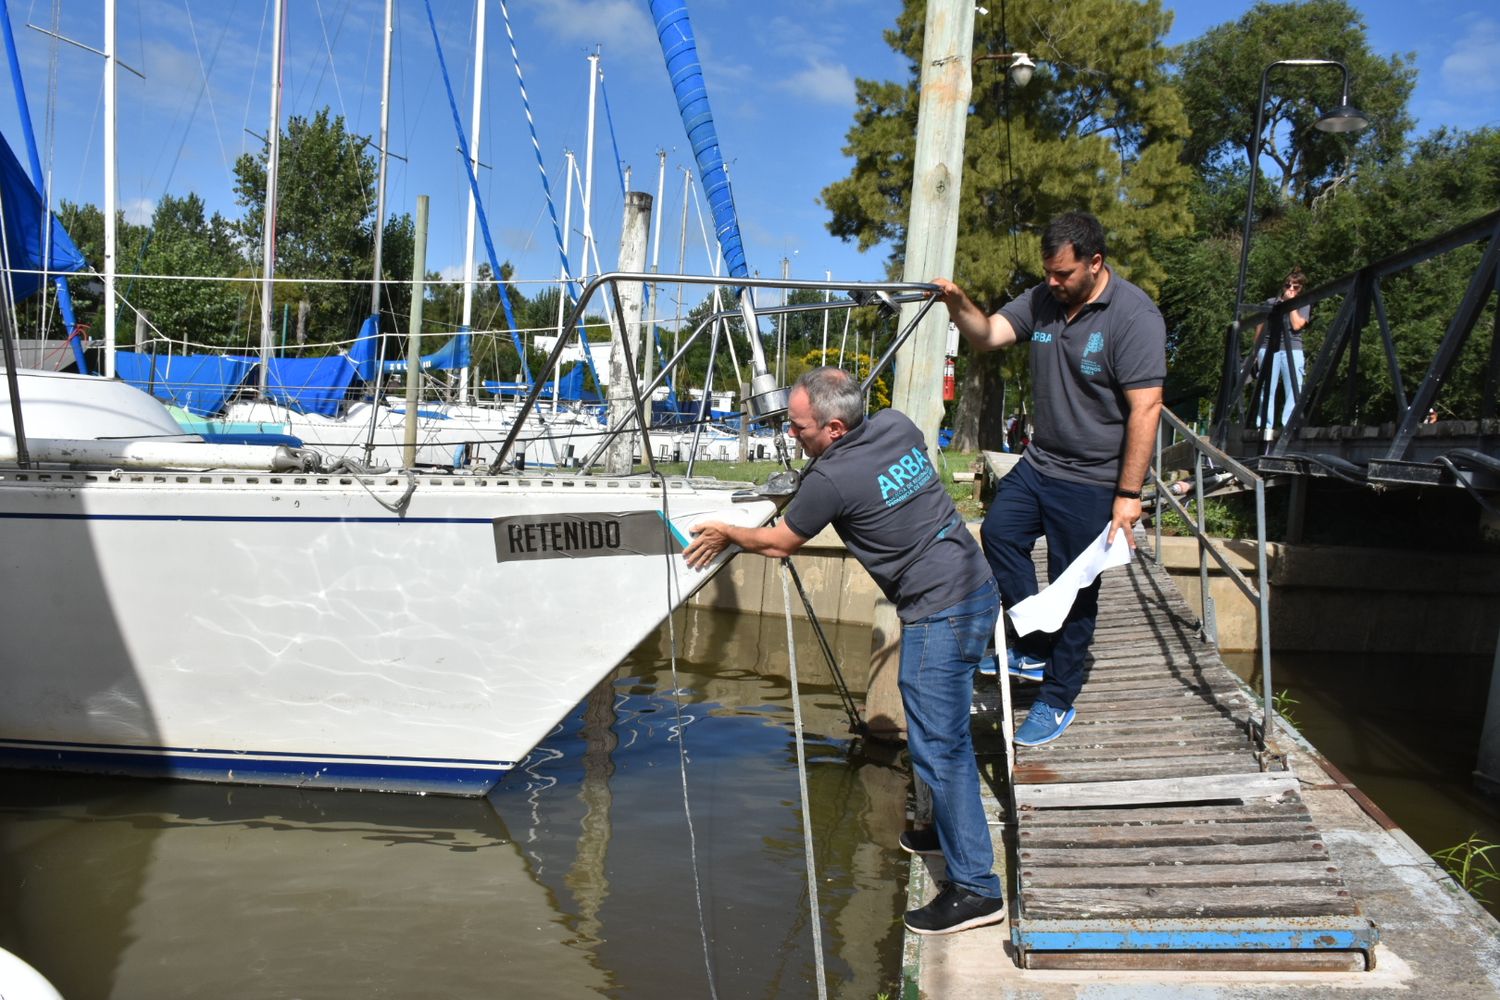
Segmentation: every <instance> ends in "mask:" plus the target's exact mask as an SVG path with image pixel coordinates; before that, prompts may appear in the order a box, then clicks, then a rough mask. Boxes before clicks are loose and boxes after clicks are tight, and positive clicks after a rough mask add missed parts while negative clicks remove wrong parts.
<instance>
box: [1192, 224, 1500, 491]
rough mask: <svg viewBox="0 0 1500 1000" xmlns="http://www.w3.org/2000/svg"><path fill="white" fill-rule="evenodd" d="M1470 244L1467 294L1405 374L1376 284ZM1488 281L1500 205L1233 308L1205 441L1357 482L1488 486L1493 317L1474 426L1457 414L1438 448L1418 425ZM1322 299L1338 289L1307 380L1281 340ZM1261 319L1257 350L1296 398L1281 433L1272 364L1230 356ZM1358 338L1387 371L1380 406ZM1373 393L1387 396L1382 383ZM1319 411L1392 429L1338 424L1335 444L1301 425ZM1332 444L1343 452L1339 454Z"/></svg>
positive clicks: (1495, 373)
mask: <svg viewBox="0 0 1500 1000" xmlns="http://www.w3.org/2000/svg"><path fill="white" fill-rule="evenodd" d="M1476 243H1479V244H1487V245H1486V246H1485V247H1484V249H1483V251H1482V252H1481V253H1480V254H1479V256H1478V263H1477V265H1476V266H1474V267H1473V270H1472V273H1471V274H1470V277H1469V280H1468V283H1467V286H1466V288H1465V291H1464V294H1463V295H1462V297H1460V298H1459V299H1458V300H1457V301H1456V302H1455V303H1454V311H1453V314H1452V316H1451V317H1450V318H1449V319H1448V320H1447V321H1446V322H1445V323H1444V326H1443V334H1442V337H1441V339H1440V340H1439V341H1438V342H1437V344H1436V346H1435V348H1434V349H1433V351H1432V353H1431V356H1430V358H1428V359H1427V362H1428V363H1427V367H1426V371H1425V372H1424V373H1423V375H1422V377H1421V379H1420V380H1414V379H1407V378H1404V377H1403V373H1402V370H1401V369H1402V363H1401V357H1400V356H1399V354H1398V351H1397V341H1396V337H1395V336H1394V335H1393V332H1392V328H1391V323H1390V320H1389V318H1388V315H1387V309H1386V300H1385V295H1384V293H1383V292H1382V287H1383V286H1388V285H1389V283H1390V279H1392V278H1395V277H1396V276H1398V275H1404V274H1408V273H1409V272H1412V271H1413V270H1414V269H1415V268H1417V267H1418V266H1419V265H1421V264H1423V263H1425V262H1427V261H1430V260H1432V259H1433V258H1436V257H1439V256H1442V255H1444V254H1448V253H1451V252H1453V251H1455V250H1458V249H1459V248H1461V247H1466V246H1470V245H1472V244H1476ZM1497 285H1500V212H1492V213H1490V214H1488V215H1485V216H1482V217H1480V218H1478V219H1475V220H1473V221H1471V222H1469V223H1467V224H1465V225H1462V226H1459V227H1457V228H1455V229H1452V230H1449V231H1448V232H1445V233H1442V234H1439V235H1437V236H1434V237H1431V238H1429V239H1426V240H1423V241H1421V242H1419V243H1417V244H1415V245H1413V246H1411V247H1409V248H1407V249H1406V250H1403V251H1401V252H1400V253H1397V254H1393V255H1391V256H1389V257H1385V258H1383V259H1381V260H1378V261H1375V262H1373V263H1370V264H1367V265H1365V266H1364V267H1361V268H1359V269H1358V270H1356V271H1352V272H1350V273H1348V274H1346V275H1343V276H1341V277H1339V278H1335V279H1334V280H1332V281H1329V282H1326V283H1324V284H1322V285H1320V286H1318V287H1317V288H1314V289H1310V290H1308V291H1307V292H1304V293H1303V294H1302V295H1299V296H1298V297H1297V298H1295V299H1287V300H1285V301H1282V302H1277V303H1275V304H1274V305H1271V306H1269V307H1268V306H1266V305H1263V304H1257V305H1255V306H1253V307H1251V308H1250V309H1248V310H1247V311H1246V313H1245V315H1243V316H1240V317H1237V318H1236V319H1235V322H1234V323H1232V324H1231V325H1230V327H1229V330H1228V332H1227V334H1226V337H1225V343H1226V350H1225V359H1224V369H1223V376H1222V380H1221V383H1220V390H1219V399H1218V405H1217V407H1216V411H1215V414H1214V426H1213V440H1214V444H1215V445H1217V446H1218V447H1220V448H1221V449H1224V450H1225V451H1228V452H1231V453H1234V454H1238V455H1242V456H1255V458H1254V461H1255V462H1256V463H1257V468H1258V469H1260V471H1262V472H1272V473H1274V472H1308V471H1316V472H1321V473H1327V474H1332V475H1340V476H1346V477H1348V478H1351V479H1355V480H1357V481H1362V482H1363V481H1369V482H1385V483H1418V484H1426V485H1438V484H1449V485H1460V486H1464V487H1465V488H1469V489H1471V490H1473V489H1475V488H1485V487H1489V488H1493V487H1494V486H1495V485H1496V484H1497V483H1500V460H1497V459H1496V457H1495V456H1494V455H1493V454H1488V455H1487V454H1485V453H1484V452H1485V449H1484V447H1483V441H1484V439H1485V438H1486V436H1487V435H1493V433H1494V429H1493V426H1492V424H1491V422H1492V421H1493V419H1494V418H1495V416H1496V408H1497V386H1500V321H1497V324H1496V330H1495V332H1494V335H1493V336H1492V338H1491V343H1490V345H1489V350H1488V352H1487V353H1488V359H1489V362H1488V365H1485V366H1483V369H1484V370H1483V372H1482V376H1481V377H1482V379H1483V385H1482V388H1481V390H1480V393H1479V412H1478V413H1477V414H1473V415H1472V416H1477V417H1478V421H1476V422H1474V423H1473V425H1472V433H1470V432H1469V431H1470V428H1468V425H1467V424H1465V423H1464V422H1463V421H1457V422H1454V423H1452V424H1450V425H1449V427H1450V429H1449V430H1448V431H1447V432H1446V434H1445V435H1444V437H1443V440H1444V441H1445V442H1447V444H1448V445H1449V446H1448V447H1446V448H1440V447H1438V442H1437V441H1428V439H1427V438H1425V437H1423V438H1420V439H1419V438H1418V435H1419V429H1420V428H1421V427H1422V424H1423V423H1424V421H1426V420H1427V419H1428V415H1429V413H1430V412H1432V410H1433V408H1434V404H1435V403H1436V402H1437V399H1438V395H1439V392H1440V391H1441V390H1442V389H1444V388H1445V387H1447V386H1449V385H1450V384H1452V383H1454V382H1455V381H1456V380H1457V379H1458V377H1459V375H1460V372H1461V364H1460V363H1461V355H1462V354H1463V352H1464V349H1465V347H1466V345H1467V344H1468V343H1469V341H1470V340H1471V338H1472V336H1473V334H1474V330H1475V327H1476V326H1477V325H1478V323H1479V320H1480V319H1481V317H1482V316H1483V315H1484V314H1485V310H1486V308H1487V307H1488V306H1489V303H1490V302H1491V301H1492V299H1493V297H1494V296H1495V295H1496V289H1497ZM1329 299H1336V300H1338V307H1337V310H1336V313H1335V315H1334V317H1333V319H1332V321H1331V322H1330V324H1329V327H1328V330H1327V333H1326V334H1325V335H1324V336H1323V338H1322V343H1321V345H1320V347H1319V349H1318V351H1317V353H1316V355H1315V356H1314V355H1312V354H1311V353H1310V354H1309V356H1308V361H1309V365H1308V371H1307V375H1306V378H1305V380H1302V379H1299V377H1298V374H1297V370H1296V366H1295V364H1293V358H1292V354H1291V348H1290V346H1289V334H1290V329H1289V326H1288V319H1289V316H1290V314H1291V313H1292V311H1293V310H1297V309H1301V308H1303V307H1304V306H1315V305H1316V304H1318V303H1320V302H1323V301H1325V300H1329ZM1372 318H1373V319H1374V320H1375V322H1374V323H1373V324H1372V323H1371V322H1370V320H1371V319H1372ZM1259 323H1264V325H1265V336H1264V344H1263V346H1264V357H1265V358H1266V359H1270V358H1273V357H1277V356H1278V355H1280V356H1282V357H1283V358H1284V361H1285V368H1286V370H1287V371H1288V372H1290V374H1291V383H1292V384H1291V389H1292V391H1291V396H1292V399H1293V401H1294V406H1293V408H1292V411H1291V414H1290V416H1289V417H1288V419H1287V420H1286V422H1285V426H1284V427H1283V428H1282V429H1281V431H1280V433H1279V434H1278V433H1276V432H1275V431H1273V430H1272V427H1273V425H1274V423H1275V416H1276V415H1275V414H1274V413H1270V412H1269V410H1270V406H1269V403H1270V401H1271V395H1272V385H1271V369H1272V366H1271V365H1269V364H1257V363H1256V359H1257V354H1256V351H1255V350H1254V349H1253V348H1252V350H1251V352H1250V358H1249V359H1247V360H1241V358H1240V357H1239V352H1240V345H1241V343H1242V340H1243V338H1242V334H1243V333H1244V332H1245V331H1246V330H1247V329H1251V328H1252V327H1251V324H1259ZM1371 328H1373V329H1371ZM1372 334H1373V338H1374V341H1375V342H1374V343H1373V345H1371V344H1370V341H1371V339H1372V336H1371V335H1372ZM1367 345H1368V346H1367ZM1362 348H1364V349H1365V350H1366V351H1369V350H1371V349H1372V348H1373V349H1374V350H1378V351H1379V352H1380V353H1379V355H1378V356H1379V357H1380V359H1381V361H1382V362H1383V366H1382V367H1383V368H1384V369H1385V377H1386V378H1389V380H1390V387H1389V404H1390V405H1389V408H1388V409H1387V408H1385V407H1384V406H1382V409H1381V410H1380V411H1378V412H1377V411H1374V410H1372V408H1371V406H1370V389H1371V386H1370V384H1369V377H1371V374H1372V373H1369V372H1366V371H1365V370H1364V368H1365V367H1368V366H1362V365H1361V349H1362ZM1408 353H1409V352H1408ZM1409 361H1410V359H1409V358H1408V362H1409ZM1340 383H1342V393H1341V395H1340V388H1341V386H1340ZM1247 388H1249V390H1250V391H1249V392H1247V391H1246V390H1247ZM1377 398H1380V399H1384V398H1385V393H1384V391H1382V393H1381V394H1380V395H1379V396H1378V397H1377ZM1319 413H1322V414H1324V415H1325V416H1334V417H1335V419H1341V420H1342V422H1343V424H1345V425H1348V426H1349V427H1351V428H1352V427H1354V426H1356V425H1364V426H1373V425H1381V424H1387V425H1389V430H1388V431H1386V432H1384V433H1382V434H1380V435H1378V436H1376V437H1374V438H1370V439H1369V440H1368V441H1364V442H1362V443H1361V442H1360V441H1358V440H1356V439H1359V438H1366V437H1369V435H1367V434H1354V433H1353V432H1352V431H1350V432H1348V433H1347V434H1346V435H1345V436H1347V437H1350V441H1348V442H1342V443H1340V442H1337V441H1335V440H1334V438H1337V437H1338V435H1337V434H1334V435H1333V436H1332V437H1330V429H1328V428H1322V429H1319V428H1312V427H1310V425H1311V424H1312V423H1313V419H1314V417H1315V416H1316V415H1317V414H1319ZM1310 432H1312V433H1310ZM1424 433H1426V432H1424ZM1471 439H1472V440H1471ZM1414 441H1419V443H1423V447H1421V448H1414V447H1413V443H1414ZM1475 442H1478V443H1475ZM1341 449H1342V451H1343V454H1339V452H1340V450H1341ZM1439 452H1442V453H1441V454H1439Z"/></svg>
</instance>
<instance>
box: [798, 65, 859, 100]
mask: <svg viewBox="0 0 1500 1000" xmlns="http://www.w3.org/2000/svg"><path fill="white" fill-rule="evenodd" d="M779 86H780V88H781V89H782V90H786V91H790V92H791V93H793V94H799V95H801V96H803V97H806V98H807V99H808V100H812V101H816V102H818V103H821V104H833V105H839V106H848V107H853V106H854V76H853V74H851V73H850V72H849V67H847V66H845V65H843V64H842V63H839V64H837V65H834V64H830V63H825V62H820V61H818V60H813V61H812V62H810V63H809V64H808V65H807V66H805V67H803V68H802V69H801V70H799V71H798V72H796V73H793V74H792V75H791V76H790V77H788V78H787V79H785V80H783V81H782V82H781V83H780V85H779Z"/></svg>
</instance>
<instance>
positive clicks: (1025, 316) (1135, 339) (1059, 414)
mask: <svg viewBox="0 0 1500 1000" xmlns="http://www.w3.org/2000/svg"><path fill="white" fill-rule="evenodd" d="M1000 314H1001V315H1002V316H1004V317H1005V318H1006V319H1007V320H1009V321H1010V325H1011V327H1012V328H1014V329H1015V331H1016V336H1017V337H1018V338H1019V339H1021V340H1027V341H1030V342H1031V390H1032V393H1033V395H1034V397H1035V400H1036V404H1035V406H1036V413H1035V415H1034V416H1033V424H1034V427H1035V431H1034V432H1033V434H1032V435H1031V446H1030V447H1029V448H1027V449H1026V454H1025V455H1024V456H1023V460H1024V461H1028V462H1030V463H1031V464H1032V465H1033V466H1035V467H1036V469H1037V471H1038V472H1041V473H1043V474H1045V475H1048V476H1052V477H1055V478H1057V479H1066V480H1068V481H1069V482H1075V483H1090V484H1094V485H1099V486H1115V485H1116V484H1117V482H1118V479H1119V474H1120V458H1121V456H1122V455H1123V454H1124V451H1125V420H1126V417H1127V416H1128V414H1129V412H1130V410H1129V408H1128V407H1127V406H1126V404H1125V390H1126V389H1149V388H1152V387H1154V386H1159V385H1161V384H1162V383H1163V382H1165V381H1166V378H1167V348H1166V343H1167V328H1166V324H1165V323H1163V322H1162V318H1161V312H1160V310H1158V309H1157V308H1156V303H1154V302H1152V301H1151V298H1150V297H1149V296H1148V295H1147V294H1146V293H1145V292H1143V291H1141V290H1140V289H1139V288H1137V287H1136V286H1135V285H1132V284H1131V283H1130V282H1128V281H1126V280H1125V279H1124V278H1122V277H1120V276H1119V275H1118V274H1116V273H1115V272H1114V271H1113V270H1111V271H1110V272H1109V284H1108V285H1107V286H1106V287H1105V289H1104V292H1103V293H1102V294H1101V295H1100V296H1099V297H1098V298H1097V299H1095V300H1094V301H1093V302H1090V303H1088V304H1087V305H1085V306H1084V307H1083V308H1082V309H1080V310H1079V311H1078V315H1077V316H1075V317H1073V321H1072V322H1071V323H1069V322H1068V321H1067V319H1066V317H1065V316H1064V313H1063V307H1062V306H1061V305H1060V304H1059V303H1058V301H1057V300H1056V299H1055V298H1053V297H1052V292H1051V291H1049V290H1048V288H1047V285H1046V284H1045V283H1043V284H1040V285H1037V286H1036V287H1035V288H1032V289H1030V290H1029V291H1026V292H1023V293H1022V294H1021V295H1019V296H1017V297H1016V298H1015V299H1013V300H1011V301H1010V302H1008V303H1006V305H1005V307H1004V308H1002V309H1001V310H1000Z"/></svg>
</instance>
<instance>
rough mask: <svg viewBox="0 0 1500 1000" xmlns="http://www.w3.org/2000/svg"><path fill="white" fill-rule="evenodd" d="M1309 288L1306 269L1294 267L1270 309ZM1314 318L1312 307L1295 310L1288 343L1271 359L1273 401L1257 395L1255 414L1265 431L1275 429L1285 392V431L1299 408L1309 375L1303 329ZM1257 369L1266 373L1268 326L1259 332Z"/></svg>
mask: <svg viewBox="0 0 1500 1000" xmlns="http://www.w3.org/2000/svg"><path fill="white" fill-rule="evenodd" d="M1306 285H1307V275H1305V274H1303V273H1302V268H1300V267H1294V268H1292V269H1291V271H1289V272H1287V276H1286V278H1285V279H1284V280H1283V281H1282V282H1281V294H1280V295H1276V296H1273V297H1271V298H1269V299H1266V307H1267V308H1270V307H1272V306H1275V305H1278V304H1280V303H1282V302H1285V301H1286V300H1287V299H1295V298H1296V297H1297V296H1299V295H1301V294H1302V289H1303V288H1304V287H1306ZM1311 318H1312V306H1303V307H1302V308H1300V309H1293V310H1292V311H1291V312H1289V313H1287V314H1286V331H1285V332H1286V343H1285V344H1278V345H1277V347H1276V352H1275V353H1274V354H1273V355H1272V356H1271V370H1270V372H1269V373H1268V374H1267V377H1268V378H1269V379H1270V382H1271V397H1270V400H1269V401H1268V402H1264V403H1263V399H1264V397H1262V396H1261V395H1260V393H1258V392H1257V393H1256V398H1255V413H1256V421H1255V422H1256V426H1257V427H1259V428H1260V429H1261V430H1265V429H1266V428H1267V427H1269V426H1270V425H1271V420H1272V416H1271V415H1272V414H1273V413H1275V412H1276V397H1277V396H1278V395H1280V394H1281V392H1282V391H1283V390H1285V392H1286V403H1285V404H1284V405H1283V406H1282V409H1281V426H1283V427H1285V426H1286V425H1287V422H1288V421H1290V420H1291V419H1292V410H1293V409H1294V408H1295V407H1296V405H1297V396H1298V395H1299V394H1300V393H1301V392H1302V373H1303V372H1304V371H1305V366H1304V364H1303V354H1302V328H1303V327H1305V326H1307V321H1308V320H1309V319H1311ZM1252 350H1254V351H1255V367H1256V368H1257V369H1258V370H1260V371H1265V370H1266V369H1265V364H1266V324H1265V323H1261V324H1260V325H1259V326H1257V327H1256V328H1255V347H1254V348H1252ZM1288 351H1290V352H1291V355H1292V363H1291V367H1288V366H1287V361H1286V356H1287V352H1288Z"/></svg>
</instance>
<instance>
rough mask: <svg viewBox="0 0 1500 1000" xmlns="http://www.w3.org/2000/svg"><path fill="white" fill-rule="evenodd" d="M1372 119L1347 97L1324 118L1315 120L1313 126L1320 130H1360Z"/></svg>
mask: <svg viewBox="0 0 1500 1000" xmlns="http://www.w3.org/2000/svg"><path fill="white" fill-rule="evenodd" d="M1369 124H1370V119H1369V118H1367V117H1365V113H1364V112H1363V111H1361V110H1359V109H1358V108H1356V107H1354V106H1353V105H1352V104H1350V103H1349V98H1348V97H1345V98H1344V99H1343V101H1342V103H1340V104H1339V106H1338V107H1336V108H1334V109H1333V110H1332V111H1330V112H1328V113H1327V114H1326V115H1324V116H1323V117H1322V118H1319V119H1318V120H1317V121H1315V122H1313V128H1315V129H1317V130H1318V131H1319V132H1359V131H1361V130H1363V129H1365V128H1367V127H1368V126H1369Z"/></svg>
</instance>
